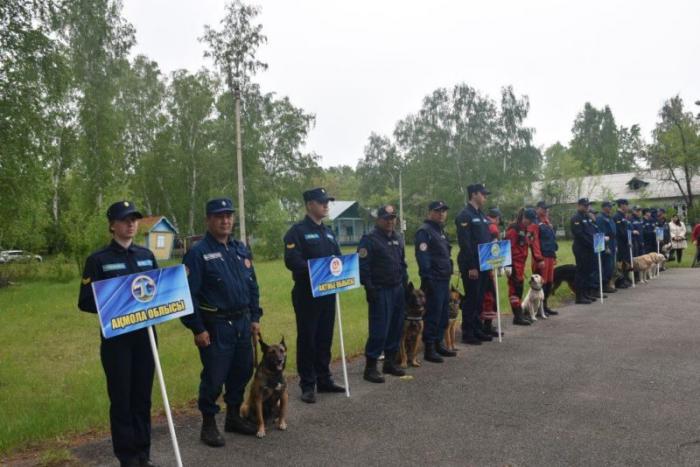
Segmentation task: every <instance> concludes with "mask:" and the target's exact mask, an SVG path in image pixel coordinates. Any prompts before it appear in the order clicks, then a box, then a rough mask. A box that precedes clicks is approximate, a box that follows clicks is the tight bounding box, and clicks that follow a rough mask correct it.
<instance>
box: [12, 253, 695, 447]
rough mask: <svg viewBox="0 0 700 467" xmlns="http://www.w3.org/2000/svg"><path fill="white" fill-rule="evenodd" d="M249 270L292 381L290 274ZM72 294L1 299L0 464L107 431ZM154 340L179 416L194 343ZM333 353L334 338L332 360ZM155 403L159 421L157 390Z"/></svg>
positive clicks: (350, 297)
mask: <svg viewBox="0 0 700 467" xmlns="http://www.w3.org/2000/svg"><path fill="white" fill-rule="evenodd" d="M412 248H413V247H412V246H411V247H409V249H408V250H407V253H408V254H407V257H408V259H409V273H410V276H411V278H412V279H413V280H416V282H418V281H417V269H416V264H415V259H414V255H413V251H412ZM454 250H455V256H456V253H457V251H456V250H457V248H455V249H454ZM691 250H693V251H694V248H691ZM346 251H353V250H351V249H347V250H346ZM689 252H690V250H689ZM690 262H692V254H686V258H684V261H683V264H682V265H681V266H689V265H690ZM567 263H573V258H572V254H571V245H570V243H569V242H561V243H560V255H559V264H567ZM41 267H50V265H46V266H41ZM256 269H257V275H258V279H259V281H260V288H261V295H262V306H263V308H264V310H265V314H264V316H263V320H262V323H261V326H262V334H263V336H264V338H265V339H266V340H267V341H270V342H276V341H278V340H279V339H280V338H281V337H282V336H285V338H286V342H287V343H288V344H289V347H290V352H289V357H290V359H289V363H288V372H289V374H293V373H295V369H296V362H295V353H296V351H295V347H296V345H295V344H296V342H295V340H296V337H295V336H296V332H295V328H296V326H295V321H294V311H293V309H292V305H291V296H290V293H291V292H290V291H291V277H290V274H289V272H288V271H287V269H286V268H285V267H284V264H283V262H282V261H281V260H278V261H258V262H257V263H256ZM500 280H501V288H500V290H501V296H500V299H501V300H500V301H501V309H502V310H504V311H505V312H506V313H508V311H507V310H508V309H509V306H508V298H507V286H506V284H505V278H503V277H502V278H501V279H500ZM456 281H457V277H456V276H455V277H454V283H455V284H456ZM78 288H79V278H78V277H76V278H75V280H73V281H70V282H66V283H56V282H50V281H47V280H34V281H25V282H21V283H19V284H16V285H13V286H10V287H7V288H4V289H0V420H2V423H0V455H7V454H9V453H11V452H13V451H16V450H18V449H21V448H24V447H27V446H39V447H43V446H47V445H54V446H55V445H57V444H58V445H60V444H61V443H62V442H63V441H64V440H67V439H69V438H70V437H72V436H75V435H78V434H81V433H85V432H89V431H94V430H107V429H108V398H107V391H106V387H105V379H104V375H103V372H102V367H101V365H100V362H99V342H100V337H99V332H100V331H99V325H98V321H97V316H96V315H91V314H87V313H82V312H80V311H78V309H77V307H76V302H77V294H78ZM460 288H461V287H460ZM558 294H559V296H558V297H557V299H555V300H553V301H552V303H553V304H554V305H556V304H557V303H558V302H559V301H560V300H568V299H570V298H571V296H570V293H569V291H568V289H567V287H565V286H564V287H562V288H560V289H559V291H558ZM341 304H342V310H343V326H344V331H345V348H346V350H347V352H348V353H349V355H359V354H361V353H362V351H363V347H364V343H365V339H366V336H367V307H366V302H365V299H364V292H363V290H362V289H357V290H353V291H350V292H347V293H344V294H342V296H341ZM158 334H159V342H160V355H161V360H162V365H163V371H164V373H165V378H166V381H167V385H168V395H169V397H170V401H171V404H172V405H173V406H174V407H175V408H176V409H177V408H180V409H182V408H185V407H187V406H191V404H192V401H193V400H194V399H195V397H196V393H197V387H198V381H199V371H200V362H199V356H198V353H197V350H196V348H195V346H194V344H193V339H192V335H191V333H190V332H189V331H188V330H187V329H185V328H184V327H183V326H182V325H181V324H180V322H179V321H171V322H169V323H166V324H164V325H161V326H159V327H158ZM338 353H339V350H338V339H337V338H336V339H335V346H334V357H336V358H337V357H338ZM339 376H340V375H338V376H337V377H338V378H339ZM155 384H157V382H156V383H155ZM153 399H154V406H155V408H156V410H158V411H159V410H160V409H161V407H162V404H161V400H160V392H159V391H158V390H157V388H156V389H155V390H154V391H153Z"/></svg>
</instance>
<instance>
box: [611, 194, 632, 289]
mask: <svg viewBox="0 0 700 467" xmlns="http://www.w3.org/2000/svg"><path fill="white" fill-rule="evenodd" d="M616 203H617V212H615V215H614V216H613V221H614V222H615V240H616V244H617V252H616V261H617V262H618V263H619V264H621V267H619V268H618V267H617V266H616V267H615V272H614V273H613V278H614V280H615V287H617V288H618V289H626V288H628V287H629V286H630V285H632V281H631V280H630V279H629V278H628V273H629V271H630V270H631V265H632V259H631V258H630V244H629V242H628V239H627V232H628V230H630V223H629V221H628V220H627V211H628V209H629V202H628V201H627V200H626V199H623V198H620V199H618V200H617V201H616Z"/></svg>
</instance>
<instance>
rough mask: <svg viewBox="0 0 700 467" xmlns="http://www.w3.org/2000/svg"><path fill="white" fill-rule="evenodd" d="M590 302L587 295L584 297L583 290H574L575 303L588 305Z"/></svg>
mask: <svg viewBox="0 0 700 467" xmlns="http://www.w3.org/2000/svg"><path fill="white" fill-rule="evenodd" d="M591 303H593V302H591V301H590V300H589V299H588V297H586V294H584V293H583V292H576V304H577V305H590V304H591Z"/></svg>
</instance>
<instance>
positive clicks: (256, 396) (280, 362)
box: [241, 336, 289, 438]
mask: <svg viewBox="0 0 700 467" xmlns="http://www.w3.org/2000/svg"><path fill="white" fill-rule="evenodd" d="M260 350H261V351H262V357H261V358H260V363H259V364H258V366H257V368H256V369H255V375H254V376H253V384H251V386H250V391H249V392H248V398H247V399H246V401H245V403H243V404H242V405H241V417H246V418H247V419H248V420H250V421H252V422H254V423H256V424H257V425H258V432H257V435H256V436H257V437H258V438H263V437H264V436H265V424H266V422H268V423H269V422H276V424H277V428H278V429H280V430H286V429H287V403H288V401H289V393H288V392H287V381H286V380H285V378H284V367H285V365H286V364H287V346H286V345H285V343H284V337H283V338H282V341H281V342H280V343H279V344H273V345H267V344H265V342H263V340H262V336H260Z"/></svg>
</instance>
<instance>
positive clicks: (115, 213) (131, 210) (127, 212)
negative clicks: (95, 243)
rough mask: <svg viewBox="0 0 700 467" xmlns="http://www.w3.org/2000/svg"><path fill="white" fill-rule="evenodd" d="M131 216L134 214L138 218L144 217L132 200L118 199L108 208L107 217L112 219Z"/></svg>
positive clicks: (117, 219) (116, 219) (118, 219)
mask: <svg viewBox="0 0 700 467" xmlns="http://www.w3.org/2000/svg"><path fill="white" fill-rule="evenodd" d="M129 216H134V217H135V218H137V219H141V218H143V214H141V213H140V212H139V211H138V210H137V209H136V206H134V203H132V202H131V201H117V202H116V203H114V204H112V205H111V206H110V207H109V209H107V219H108V220H110V221H120V220H123V219H126V218H127V217H129Z"/></svg>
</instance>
